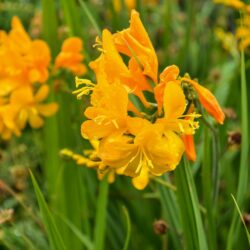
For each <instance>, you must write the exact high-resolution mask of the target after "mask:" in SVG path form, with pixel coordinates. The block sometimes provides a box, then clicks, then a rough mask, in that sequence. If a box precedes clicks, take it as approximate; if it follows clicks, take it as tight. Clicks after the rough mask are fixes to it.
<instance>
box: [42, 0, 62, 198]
mask: <svg viewBox="0 0 250 250" xmlns="http://www.w3.org/2000/svg"><path fill="white" fill-rule="evenodd" d="M55 13H56V10H55V2H54V1H46V0H42V25H43V31H42V32H43V34H42V35H43V38H44V40H45V41H46V42H47V43H48V44H49V47H50V50H51V54H52V57H53V58H54V57H55V56H56V54H57V52H58V51H59V49H60V48H59V46H58V38H57V29H58V24H57V19H56V15H55ZM52 83H53V82H52V81H50V82H49V84H50V86H52V87H51V91H50V95H49V98H48V101H51V102H54V101H56V96H55V92H54V88H53V85H52ZM57 122H58V121H57V115H55V116H53V117H49V118H47V119H46V123H45V126H44V135H45V136H44V137H45V138H44V142H45V146H44V148H45V174H46V179H47V185H48V191H49V192H48V193H49V194H50V195H51V197H50V198H52V197H54V196H53V194H54V190H55V185H54V184H55V180H56V177H57V173H58V171H59V169H60V162H59V157H58V152H59V134H58V123H57Z"/></svg>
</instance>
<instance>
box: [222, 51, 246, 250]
mask: <svg viewBox="0 0 250 250" xmlns="http://www.w3.org/2000/svg"><path fill="white" fill-rule="evenodd" d="M247 105H248V101H247V83H246V72H245V56H244V51H241V133H242V135H243V136H242V140H241V155H240V171H239V180H238V188H237V193H236V201H237V204H238V206H239V207H243V205H244V197H245V195H246V192H247V184H248V151H249V144H248V108H247ZM239 224H240V218H239V216H238V214H237V210H236V208H234V212H233V219H232V223H231V226H230V230H229V234H228V241H227V242H228V244H227V250H232V249H234V241H235V238H236V236H237V235H238V233H239Z"/></svg>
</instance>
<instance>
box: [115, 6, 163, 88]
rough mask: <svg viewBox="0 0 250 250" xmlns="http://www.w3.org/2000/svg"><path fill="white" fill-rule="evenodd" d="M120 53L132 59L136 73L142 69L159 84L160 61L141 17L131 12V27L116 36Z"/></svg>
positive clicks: (116, 43)
mask: <svg viewBox="0 0 250 250" xmlns="http://www.w3.org/2000/svg"><path fill="white" fill-rule="evenodd" d="M114 42H115V45H116V47H117V49H118V51H119V52H120V53H122V54H125V55H127V56H129V57H130V64H132V65H133V69H134V71H137V70H140V69H141V68H142V70H143V74H144V75H145V76H148V77H150V78H151V79H152V80H153V82H154V83H157V74H158V60H157V56H156V53H155V50H154V47H153V45H152V43H151V41H150V38H149V36H148V34H147V31H146V30H145V28H144V26H143V24H142V22H141V20H140V15H139V13H138V12H136V11H135V10H132V11H131V18H130V27H129V28H128V29H125V30H123V31H120V32H117V33H115V34H114Z"/></svg>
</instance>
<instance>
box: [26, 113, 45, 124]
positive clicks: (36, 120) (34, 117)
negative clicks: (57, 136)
mask: <svg viewBox="0 0 250 250" xmlns="http://www.w3.org/2000/svg"><path fill="white" fill-rule="evenodd" d="M29 124H30V126H31V127H32V128H40V127H42V126H43V124H44V122H43V119H42V118H41V117H40V116H39V115H38V113H37V112H35V110H30V111H29Z"/></svg>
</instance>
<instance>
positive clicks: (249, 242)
mask: <svg viewBox="0 0 250 250" xmlns="http://www.w3.org/2000/svg"><path fill="white" fill-rule="evenodd" d="M231 196H232V198H233V201H234V204H235V207H236V209H237V211H238V213H239V215H240V219H241V221H242V223H243V225H244V227H245V231H246V235H247V239H248V244H249V246H250V234H249V232H248V229H247V226H246V223H245V221H244V219H243V216H242V213H241V211H240V208H239V206H238V204H237V201H236V199H235V198H234V196H233V195H232V194H231Z"/></svg>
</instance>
